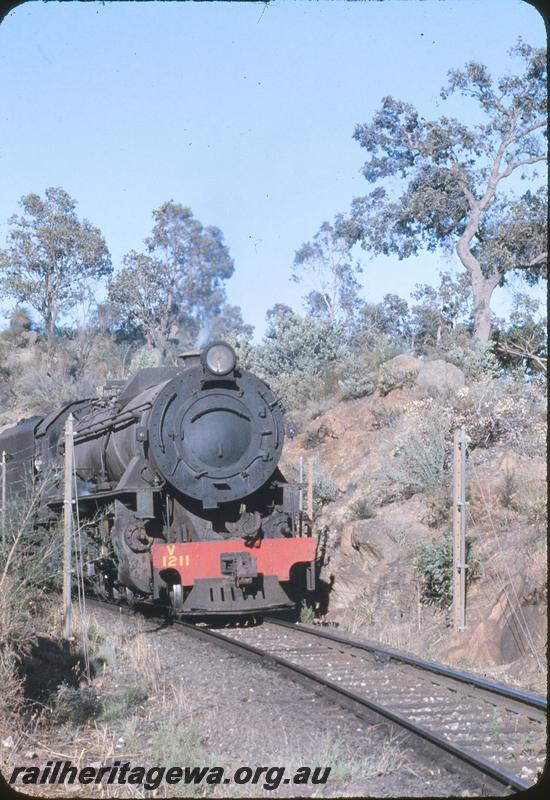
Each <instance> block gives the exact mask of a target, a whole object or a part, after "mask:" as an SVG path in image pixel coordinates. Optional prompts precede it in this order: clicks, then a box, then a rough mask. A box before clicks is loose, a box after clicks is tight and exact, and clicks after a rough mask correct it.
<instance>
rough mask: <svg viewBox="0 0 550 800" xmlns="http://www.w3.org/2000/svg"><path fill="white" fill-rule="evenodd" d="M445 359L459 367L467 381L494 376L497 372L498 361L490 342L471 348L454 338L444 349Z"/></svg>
mask: <svg viewBox="0 0 550 800" xmlns="http://www.w3.org/2000/svg"><path fill="white" fill-rule="evenodd" d="M445 361H449V362H450V363H451V364H454V365H455V366H457V367H459V368H460V369H461V370H462V371H463V372H464V375H465V377H466V381H467V382H468V383H471V382H473V381H479V380H482V379H485V378H494V377H496V376H497V375H498V372H499V362H498V359H497V357H496V355H495V352H494V345H493V343H492V342H489V343H488V344H479V345H478V346H477V347H475V348H472V347H471V346H469V345H468V344H462V343H460V342H459V341H456V339H455V340H454V341H452V342H451V343H450V344H449V345H448V347H447V348H446V350H445Z"/></svg>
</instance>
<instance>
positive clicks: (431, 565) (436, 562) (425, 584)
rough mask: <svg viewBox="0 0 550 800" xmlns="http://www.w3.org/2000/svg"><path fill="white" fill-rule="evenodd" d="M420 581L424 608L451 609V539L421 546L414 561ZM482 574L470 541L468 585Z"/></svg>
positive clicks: (467, 572) (467, 562) (467, 550)
mask: <svg viewBox="0 0 550 800" xmlns="http://www.w3.org/2000/svg"><path fill="white" fill-rule="evenodd" d="M413 564H414V568H415V570H416V573H417V575H418V577H419V579H420V600H421V602H422V603H423V604H424V605H433V606H436V607H437V608H448V607H449V606H450V605H451V604H452V602H453V546H452V543H451V542H450V541H448V540H446V541H443V542H437V541H435V540H434V541H432V542H431V543H430V544H424V545H421V547H419V548H418V550H417V551H416V555H415V557H414V560H413ZM478 574H479V562H478V561H477V559H476V558H475V557H474V554H473V552H472V548H471V547H470V542H468V541H467V542H466V582H467V583H468V582H469V581H471V580H473V579H474V578H476V577H477V576H478Z"/></svg>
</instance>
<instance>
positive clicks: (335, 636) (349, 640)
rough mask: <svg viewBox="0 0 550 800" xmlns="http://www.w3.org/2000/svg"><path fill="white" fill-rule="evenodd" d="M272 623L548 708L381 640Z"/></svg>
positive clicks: (530, 697) (526, 695) (534, 696)
mask: <svg viewBox="0 0 550 800" xmlns="http://www.w3.org/2000/svg"><path fill="white" fill-rule="evenodd" d="M265 619H266V621H268V622H269V623H270V624H272V625H280V626H281V627H283V628H290V629H291V630H294V631H296V630H298V631H304V633H309V634H311V635H313V636H318V637H321V638H323V639H329V640H331V641H333V642H338V643H340V644H347V645H349V646H352V647H356V648H358V649H360V650H366V651H368V652H370V653H374V654H375V655H380V656H383V657H384V658H388V659H393V660H394V661H401V662H403V663H404V664H410V665H411V666H413V667H419V668H420V669H423V670H425V671H427V672H433V673H434V674H435V675H442V676H444V677H446V678H453V679H454V680H456V681H459V682H460V683H465V684H470V685H471V686H475V687H476V688H479V689H485V690H486V691H488V692H490V693H491V694H497V695H500V696H501V697H506V698H508V699H509V700H517V701H518V702H520V703H522V704H523V705H527V706H531V707H532V708H537V709H539V710H540V711H547V706H548V703H547V699H546V697H541V696H540V695H537V694H532V693H531V692H524V691H521V689H514V688H513V687H511V686H506V685H505V684H503V683H497V682H496V681H491V680H488V679H487V678H481V677H479V676H478V675H474V674H473V673H471V672H463V671H462V670H457V669H453V668H452V667H447V666H445V665H444V664H438V663H437V662H435V661H428V660H426V659H424V658H418V657H416V656H413V655H410V654H408V653H402V652H400V651H399V650H394V649H393V648H392V647H387V646H386V645H380V644H378V643H377V642H371V641H368V640H365V639H357V638H356V637H355V636H348V635H346V634H341V633H337V632H336V631H327V630H323V629H322V628H320V627H319V626H317V625H304V624H303V623H300V622H296V623H293V622H287V621H286V620H280V619H276V618H275V617H271V616H270V617H267V616H266V617H265Z"/></svg>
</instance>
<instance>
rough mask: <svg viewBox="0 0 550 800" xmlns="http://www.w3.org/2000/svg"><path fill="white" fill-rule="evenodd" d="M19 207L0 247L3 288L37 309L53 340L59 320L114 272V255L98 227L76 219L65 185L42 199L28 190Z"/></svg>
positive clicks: (51, 189) (0, 278)
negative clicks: (112, 260) (112, 256)
mask: <svg viewBox="0 0 550 800" xmlns="http://www.w3.org/2000/svg"><path fill="white" fill-rule="evenodd" d="M20 206H21V208H22V209H23V213H22V214H21V215H17V214H14V215H13V216H12V217H10V219H9V220H8V224H9V225H10V226H11V229H10V230H9V232H8V241H7V247H6V248H5V249H3V250H0V291H1V292H2V293H3V294H4V295H5V296H6V297H11V298H14V299H15V300H16V301H17V303H24V304H26V305H28V306H31V307H32V308H34V309H35V311H37V312H38V314H39V315H40V316H41V317H42V320H43V322H44V328H45V331H46V335H47V337H48V341H49V342H51V341H52V339H53V337H54V335H55V330H56V325H57V324H58V321H59V318H60V317H61V316H64V315H66V314H67V313H68V312H69V311H71V310H72V309H73V308H75V306H77V305H78V304H79V303H81V302H82V301H83V300H84V299H86V297H87V296H90V294H91V291H92V288H93V286H94V283H95V282H96V281H98V280H100V279H102V278H105V277H108V276H109V275H110V274H111V271H112V266H111V258H110V255H109V251H108V249H107V245H106V243H105V240H104V238H103V235H102V234H101V232H100V230H99V229H98V228H96V227H94V226H93V225H92V224H91V223H90V222H88V220H86V219H84V220H80V219H79V218H78V216H77V214H76V210H75V209H76V203H75V201H74V200H73V199H72V198H71V197H70V196H69V195H68V194H67V192H66V191H65V190H64V189H61V188H59V187H58V188H54V187H50V188H49V189H46V191H45V197H44V198H41V197H40V196H39V195H37V194H27V195H25V196H23V197H22V198H21V200H20Z"/></svg>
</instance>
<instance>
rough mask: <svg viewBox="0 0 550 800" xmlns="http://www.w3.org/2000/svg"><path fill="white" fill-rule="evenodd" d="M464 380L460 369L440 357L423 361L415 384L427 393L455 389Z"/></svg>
mask: <svg viewBox="0 0 550 800" xmlns="http://www.w3.org/2000/svg"><path fill="white" fill-rule="evenodd" d="M465 382H466V379H465V377H464V373H463V372H462V370H461V369H459V368H458V367H455V365H454V364H449V362H448V361H443V360H442V359H437V360H436V361H426V362H424V363H423V364H422V366H421V368H420V370H419V372H418V375H417V376H416V385H417V386H418V388H419V389H422V390H423V391H424V392H426V393H427V394H438V393H440V392H445V391H457V390H458V389H462V387H463V386H464V384H465Z"/></svg>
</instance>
